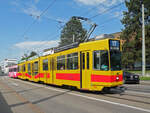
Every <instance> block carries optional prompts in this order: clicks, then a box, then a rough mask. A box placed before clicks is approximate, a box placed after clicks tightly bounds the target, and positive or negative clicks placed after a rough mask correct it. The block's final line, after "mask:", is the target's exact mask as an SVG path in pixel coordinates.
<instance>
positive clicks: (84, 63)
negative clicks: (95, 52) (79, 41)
mask: <svg viewBox="0 0 150 113" xmlns="http://www.w3.org/2000/svg"><path fill="white" fill-rule="evenodd" d="M90 75H91V71H90V52H89V51H82V52H80V88H81V89H85V90H88V89H89V86H90Z"/></svg>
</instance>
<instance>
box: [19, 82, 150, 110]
mask: <svg viewBox="0 0 150 113" xmlns="http://www.w3.org/2000/svg"><path fill="white" fill-rule="evenodd" d="M21 82H24V81H21ZM24 83H26V84H30V85H33V86H37V87H43V88H46V89H50V90H54V91H58V92H66V91H64V90H58V89H55V88H50V87H45V86H39V85H38V84H34V83H29V82H24ZM67 94H70V95H74V96H78V97H83V98H87V99H90V100H96V101H99V102H105V103H109V104H113V105H118V106H122V107H127V108H132V109H135V110H140V111H144V112H149V113H150V110H149V109H143V108H139V107H135V106H129V105H126V104H121V103H116V102H111V101H107V100H103V99H98V98H94V97H89V96H85V95H80V94H75V93H69V92H68V93H67Z"/></svg>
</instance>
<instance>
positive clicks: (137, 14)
mask: <svg viewBox="0 0 150 113" xmlns="http://www.w3.org/2000/svg"><path fill="white" fill-rule="evenodd" d="M142 2H143V3H144V5H145V9H144V11H145V38H146V58H147V59H146V61H147V63H148V62H149V63H150V51H149V50H148V49H149V48H150V32H149V31H150V7H149V6H150V2H149V0H126V1H125V5H126V7H127V9H128V10H127V11H125V12H123V14H124V17H123V19H122V20H121V22H122V24H123V25H124V29H123V30H122V34H121V39H122V40H125V43H124V44H123V55H122V56H123V58H122V61H123V64H124V67H125V68H126V67H129V68H130V69H133V68H134V64H135V62H141V61H142Z"/></svg>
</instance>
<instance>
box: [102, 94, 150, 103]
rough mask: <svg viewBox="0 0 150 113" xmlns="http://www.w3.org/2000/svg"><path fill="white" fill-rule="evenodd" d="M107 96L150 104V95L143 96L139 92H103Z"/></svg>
mask: <svg viewBox="0 0 150 113" xmlns="http://www.w3.org/2000/svg"><path fill="white" fill-rule="evenodd" d="M103 95H104V96H105V97H109V98H115V99H121V100H126V101H130V102H136V103H142V104H147V105H150V96H143V95H139V94H136V92H135V94H131V93H129V92H124V93H116V94H115V93H114V92H113V93H111V92H110V94H103Z"/></svg>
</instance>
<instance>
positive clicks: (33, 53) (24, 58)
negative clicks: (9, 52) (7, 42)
mask: <svg viewBox="0 0 150 113" xmlns="http://www.w3.org/2000/svg"><path fill="white" fill-rule="evenodd" d="M35 55H37V53H36V52H35V51H31V53H30V55H27V54H24V56H23V57H22V58H21V60H28V59H29V58H31V57H33V56H35Z"/></svg>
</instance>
